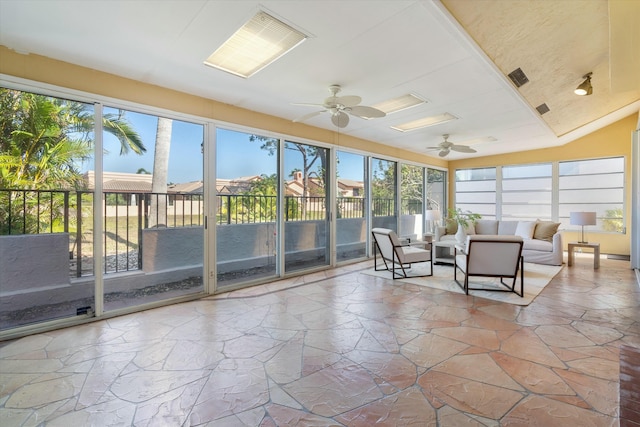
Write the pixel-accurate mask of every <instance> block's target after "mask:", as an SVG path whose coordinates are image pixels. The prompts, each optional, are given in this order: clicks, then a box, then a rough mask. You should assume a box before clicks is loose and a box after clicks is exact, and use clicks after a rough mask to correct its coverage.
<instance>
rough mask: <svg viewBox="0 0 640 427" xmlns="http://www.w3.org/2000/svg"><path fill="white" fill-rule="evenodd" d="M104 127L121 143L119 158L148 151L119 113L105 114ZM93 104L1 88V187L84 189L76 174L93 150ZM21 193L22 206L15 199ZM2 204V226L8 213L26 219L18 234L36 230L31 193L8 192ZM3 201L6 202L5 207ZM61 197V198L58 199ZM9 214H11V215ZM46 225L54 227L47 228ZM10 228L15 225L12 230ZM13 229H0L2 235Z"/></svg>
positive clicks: (56, 207) (56, 205) (38, 211)
mask: <svg viewBox="0 0 640 427" xmlns="http://www.w3.org/2000/svg"><path fill="white" fill-rule="evenodd" d="M103 129H104V130H105V131H106V132H108V133H111V134H112V135H114V136H115V137H116V138H117V139H118V140H119V141H120V143H121V150H120V152H121V154H124V153H127V152H129V151H133V152H135V153H138V154H141V153H143V152H145V151H146V149H145V147H144V144H143V143H142V140H141V138H140V137H139V135H138V134H137V132H136V131H135V130H134V129H133V128H132V127H131V125H130V124H129V123H128V122H127V121H126V120H125V118H124V115H123V114H122V113H119V114H105V115H104V118H103ZM93 132H94V114H93V109H92V106H91V105H88V104H83V103H80V102H74V101H69V100H64V99H59V98H52V97H47V96H44V95H37V94H33V93H28V92H21V91H17V90H11V89H6V88H0V188H1V189H11V190H66V189H73V188H75V189H81V188H84V187H85V183H84V180H83V178H82V174H81V172H80V170H79V167H80V164H81V162H82V161H83V160H86V159H88V158H89V157H90V156H91V154H92V152H93V138H92V134H93ZM51 194H52V196H51V197H53V198H55V200H53V202H52V203H50V205H49V208H50V209H51V213H50V216H49V218H52V219H53V222H55V221H56V220H57V219H58V218H59V217H60V215H62V213H61V209H60V206H61V205H62V194H59V193H58V194H55V195H54V194H53V193H51ZM19 195H22V199H21V203H17V204H16V203H14V200H15V199H16V198H18V197H19ZM5 196H6V197H3V203H2V206H0V219H3V220H2V221H0V223H5V222H6V221H4V218H6V217H8V216H9V215H11V217H12V218H18V219H20V218H21V220H19V221H18V222H20V221H24V222H23V224H26V226H24V227H22V228H21V230H27V232H30V231H31V229H32V228H34V229H36V228H39V221H40V218H41V217H42V213H43V212H42V207H41V206H40V204H39V202H38V198H37V195H36V193H35V192H28V193H27V192H23V193H20V192H8V193H5ZM5 199H7V200H6V203H5V201H4V200H5ZM58 199H59V200H58ZM9 206H11V210H12V211H13V210H15V212H9ZM48 226H52V224H49V225H48ZM11 228H12V229H13V228H14V227H13V226H12V227H11ZM5 232H9V233H10V232H11V230H0V233H5Z"/></svg>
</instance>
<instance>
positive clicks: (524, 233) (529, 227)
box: [513, 221, 536, 240]
mask: <svg viewBox="0 0 640 427" xmlns="http://www.w3.org/2000/svg"><path fill="white" fill-rule="evenodd" d="M535 228H536V222H535V221H518V226H517V227H516V231H515V233H513V234H515V235H516V236H520V237H522V238H523V239H525V240H527V239H531V238H532V237H533V230H535Z"/></svg>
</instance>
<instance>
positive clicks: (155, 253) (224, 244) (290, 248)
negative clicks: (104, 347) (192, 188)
mask: <svg viewBox="0 0 640 427" xmlns="http://www.w3.org/2000/svg"><path fill="white" fill-rule="evenodd" d="M373 223H374V226H375V227H386V228H393V227H395V218H394V217H376V218H374V221H373ZM366 232H367V231H366V223H365V221H364V219H363V218H356V219H340V220H338V233H337V245H338V252H339V253H345V252H349V253H354V254H356V255H358V254H363V252H362V249H363V248H364V243H363V241H364V240H365V238H366ZM276 238H277V234H276V231H275V224H274V223H263V224H239V225H232V226H229V225H224V226H218V228H217V239H218V250H217V261H218V270H219V271H220V272H229V271H237V270H241V269H248V268H252V267H256V266H262V265H265V264H269V263H271V264H272V263H273V262H274V261H275V242H276ZM285 251H286V257H287V262H296V261H305V260H315V259H318V258H319V257H322V256H324V255H325V254H326V222H325V221H299V222H297V221H296V222H288V223H287V235H286V239H285ZM142 254H143V255H142V257H143V258H142V260H143V261H142V265H143V269H142V271H130V272H123V273H117V274H107V275H105V276H104V288H105V292H107V293H109V292H120V291H128V290H132V289H141V288H144V287H147V286H154V285H158V284H164V283H171V282H176V281H180V280H184V279H186V278H189V277H200V276H202V274H203V272H202V268H203V259H204V229H203V227H184V228H159V229H147V230H143V233H142ZM93 295H94V277H93V276H87V277H82V278H70V274H69V236H68V234H65V233H60V234H40V235H17V236H0V312H6V311H12V310H18V309H22V308H27V307H34V306H38V305H43V304H55V303H60V302H65V301H73V300H77V299H80V298H92V297H93ZM70 315H73V313H70Z"/></svg>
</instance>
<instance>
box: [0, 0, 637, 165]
mask: <svg viewBox="0 0 640 427" xmlns="http://www.w3.org/2000/svg"><path fill="white" fill-rule="evenodd" d="M505 1H506V0H494V1H492V2H473V1H468V0H464V1H456V0H444V3H445V4H447V6H448V7H449V8H450V9H451V11H452V13H455V14H456V16H457V17H458V19H459V20H460V21H461V22H462V24H460V23H458V21H457V20H456V19H455V18H453V16H452V15H451V13H450V12H449V11H448V10H447V8H445V6H444V5H443V4H442V3H441V2H439V1H431V0H418V1H415V0H414V1H403V0H393V1H357V0H336V1H330V0H298V1H292V0H284V1H273V0H264V1H261V2H256V1H251V0H243V1H222V0H189V1H180V0H177V1H167V0H165V1H142V0H138V1H109V0H92V1H77V0H76V1H70V0H51V1H42V0H0V45H4V46H6V47H8V48H10V49H13V50H15V51H17V52H20V53H34V54H38V55H43V56H47V57H50V58H54V59H58V60H62V61H66V62H70V63H74V64H78V65H81V66H85V67H89V68H92V69H97V70H101V71H105V72H108V73H113V74H116V75H120V76H124V77H127V78H131V79H135V80H139V81H142V82H146V83H151V84H155V85H159V86H164V87H168V88H172V89H176V90H179V91H183V92H187V93H191V94H195V95H199V96H203V97H206V98H211V99H215V100H217V101H221V102H224V103H227V104H231V105H235V106H238V107H242V108H246V109H249V110H254V111H258V112H262V113H266V114H270V115H274V116H278V117H283V118H286V119H291V120H293V119H295V118H298V117H300V116H302V115H304V114H306V113H309V112H312V111H313V109H311V108H309V107H303V106H295V105H292V103H297V102H298V103H299V102H311V103H315V102H317V103H321V102H322V100H323V99H324V98H325V97H327V96H328V95H329V92H328V86H329V85H331V84H340V85H342V87H343V91H342V93H341V95H359V96H361V97H362V104H363V105H371V104H375V103H378V102H381V101H384V100H387V99H390V98H394V97H397V96H400V95H404V94H406V93H413V94H417V95H419V96H421V97H423V98H424V99H426V100H427V101H428V102H427V103H426V104H423V105H421V106H419V107H416V108H412V109H408V110H405V111H402V112H399V113H395V114H391V115H388V116H387V117H385V118H382V119H374V120H362V119H359V118H352V120H351V122H350V124H349V125H348V126H347V127H346V128H344V129H341V130H340V133H343V134H349V135H353V136H355V137H359V138H363V139H367V140H371V141H375V142H379V143H382V144H387V145H391V146H394V147H398V148H403V149H407V150H410V151H415V152H417V153H421V154H429V155H433V156H436V155H437V153H433V152H431V153H428V152H427V151H426V148H425V147H427V146H431V145H436V144H437V143H439V142H440V141H441V140H442V134H451V137H450V140H451V141H452V142H454V143H459V142H463V143H464V142H465V141H468V140H473V139H476V138H482V137H488V136H491V137H493V138H495V139H496V141H495V142H483V143H478V144H474V145H473V147H474V148H475V149H477V150H478V153H477V154H475V155H473V154H458V153H453V152H452V153H451V154H450V155H449V156H448V158H449V159H457V158H465V157H473V156H479V155H483V156H484V155H490V154H498V153H504V152H513V151H522V150H528V149H534V148H543V147H550V146H555V145H559V144H563V143H566V142H569V141H570V140H572V139H575V138H576V137H578V136H581V135H582V134H584V133H585V132H588V131H592V130H594V128H597V127H601V126H603V125H606V124H608V123H610V122H613V121H615V120H618V119H620V118H622V117H624V116H626V115H629V114H632V113H634V112H635V111H638V109H639V107H638V106H639V105H640V101H638V100H639V99H640V88H638V87H636V88H632V90H631V91H626V92H624V97H621V98H620V99H614V98H615V97H612V96H611V93H610V90H609V88H608V87H603V86H604V85H601V86H598V78H599V77H600V76H599V75H598V74H597V73H596V71H600V70H599V69H598V68H597V67H600V68H601V69H602V68H603V67H604V65H602V62H603V61H605V62H607V61H608V57H609V55H608V49H609V45H608V44H607V43H603V42H602V41H601V40H599V41H598V43H594V46H597V49H600V50H602V49H604V50H605V52H600V53H596V52H591V57H593V58H596V59H593V60H592V61H591V63H588V64H579V65H578V66H576V65H574V66H573V67H572V68H570V69H566V67H565V69H563V67H562V66H560V67H559V66H558V63H555V62H553V61H557V58H562V57H563V56H562V52H563V50H562V49H565V51H566V49H574V50H575V49H576V45H575V43H573V44H572V45H571V46H563V43H562V39H558V37H560V34H563V33H564V34H567V33H571V32H572V31H573V30H572V29H571V25H570V22H567V18H566V16H565V15H564V14H563V13H560V12H561V11H559V10H558V7H556V8H555V9H554V10H552V11H551V13H552V15H551V17H550V16H549V11H548V10H539V11H538V13H537V14H536V12H535V11H531V13H530V14H529V15H528V16H524V17H522V10H518V8H511V5H512V4H513V2H511V3H509V4H506V3H505ZM590 1H592V2H594V3H602V2H603V1H604V3H605V4H606V0H590ZM581 2H582V3H584V2H583V1H581ZM515 3H518V4H519V7H520V8H523V7H524V8H526V7H527V4H532V3H533V2H525V1H522V2H515ZM538 3H540V2H538ZM542 3H553V4H557V3H565V2H542ZM566 3H575V2H570V1H567V2H566ZM638 3H640V2H638ZM486 4H492V5H493V6H494V7H482V6H480V7H479V6H478V5H486ZM259 8H261V9H263V10H265V11H267V12H269V13H271V14H272V15H274V16H276V17H278V18H280V19H282V20H284V21H285V22H287V23H289V24H292V25H293V26H295V27H297V28H299V29H301V30H303V31H304V32H305V33H307V34H309V35H310V36H311V37H310V38H309V39H308V40H307V41H305V42H304V43H302V44H301V45H300V46H298V47H297V48H296V49H294V50H293V51H291V52H290V53H288V54H287V55H285V56H284V57H282V58H280V59H279V60H278V61H276V62H275V63H273V64H271V65H270V66H268V67H267V68H265V69H263V70H262V71H260V72H258V73H257V74H255V75H254V76H252V77H251V78H249V79H242V78H240V77H236V76H233V75H230V74H227V73H225V72H222V71H219V70H216V69H213V68H210V67H207V66H205V65H204V64H203V61H204V60H205V59H206V58H207V57H208V56H209V55H210V54H211V53H212V52H213V51H214V50H215V49H216V48H217V47H218V46H219V45H220V44H221V43H222V42H224V40H226V39H227V38H228V37H229V36H230V35H231V34H232V33H233V32H234V31H235V30H236V29H237V28H238V27H239V26H241V25H242V24H243V23H244V22H245V21H247V20H248V19H249V18H250V17H251V16H252V15H253V14H254V13H255V12H256V11H257V10H258V9H259ZM593 9H594V11H593V13H595V14H598V13H601V12H602V10H603V9H602V5H601V4H600V5H599V7H597V8H593ZM605 9H606V7H605ZM483 10H486V11H487V12H490V13H492V14H493V15H486V14H485V15H483V13H482V11H483ZM510 10H511V11H512V13H509V11H510ZM585 13H586V12H585ZM538 14H539V15H540V16H539V19H541V20H544V21H545V25H547V26H549V25H551V26H552V27H553V28H555V27H554V26H559V27H563V30H562V31H560V32H558V33H555V34H552V35H553V36H554V37H553V38H551V37H532V36H531V34H530V32H532V31H536V26H535V25H533V26H531V25H529V26H527V28H526V29H525V30H526V31H528V32H529V33H527V32H526V31H525V30H522V28H520V31H514V29H513V28H511V29H509V28H507V26H506V25H505V22H506V23H508V22H512V21H513V22H515V21H518V20H523V19H526V20H527V22H529V21H531V20H532V19H533V20H535V17H536V16H537V15H538ZM553 14H557V15H558V19H556V20H555V21H554V20H553V19H552V17H553V16H554V15H553ZM494 18H495V19H498V18H499V21H498V20H496V21H492V19H494ZM592 19H597V18H593V17H592ZM599 19H600V20H602V19H604V20H605V21H607V16H604V17H600V18H599ZM553 22H555V24H554V23H553ZM496 24H500V25H496ZM487 25H489V26H487ZM463 27H464V28H465V29H466V31H465V30H463ZM607 28H608V27H607ZM467 31H468V32H467ZM469 34H471V35H469ZM484 36H487V37H484ZM594 37H595V36H594ZM599 37H600V36H599ZM587 38H588V35H587ZM476 42H477V43H480V44H481V45H482V48H483V49H484V50H482V49H480V48H479V47H478V45H477V44H476ZM525 45H526V46H536V49H535V50H533V51H532V52H531V54H529V55H523V54H522V46H525ZM585 45H587V46H588V45H589V40H585ZM542 50H544V52H545V53H548V55H540V54H539V52H541V51H542ZM552 53H553V54H552ZM536 55H537V56H539V57H536ZM490 57H491V58H494V59H493V61H495V63H494V62H493V61H492V60H490V59H489V58H490ZM571 57H572V58H573V57H575V55H571ZM567 58H568V56H567ZM1 59H2V58H0V60H1ZM515 59H518V61H521V62H519V63H514V60H515ZM569 59H570V58H569ZM550 61H551V62H550ZM595 62H597V63H595ZM521 63H526V64H527V66H529V69H530V70H532V71H533V72H534V73H535V75H533V76H531V75H529V79H530V80H531V86H530V88H531V89H529V90H526V89H527V85H525V86H523V87H522V88H521V89H520V90H517V89H516V88H515V86H513V84H512V83H511V82H510V80H508V78H507V77H506V76H505V74H507V73H508V72H510V71H511V70H512V69H509V68H508V69H506V70H505V69H504V68H505V67H513V68H517V67H518V66H522V68H523V70H524V71H525V72H527V68H526V67H525V66H523V65H520V64H521ZM530 64H535V66H534V65H530ZM607 64H608V62H607ZM551 65H553V66H551ZM590 67H593V68H590ZM501 68H503V70H502V71H501ZM573 68H577V69H573ZM582 68H584V69H582ZM607 69H608V66H607ZM507 70H508V71H507ZM544 70H546V71H544ZM589 71H594V78H593V83H594V95H592V96H591V97H577V96H575V95H573V93H572V91H573V89H574V88H575V86H577V85H578V84H579V83H580V82H581V76H582V74H585V73H586V72H589ZM551 72H552V73H553V74H551ZM603 72H604V70H603ZM545 73H546V74H545ZM639 74H640V73H639ZM537 77H539V78H537ZM534 80H535V81H534ZM551 80H553V81H554V82H555V86H554V88H553V90H552V91H551V92H552V93H548V92H549V87H548V83H549V82H550V81H551ZM559 81H560V82H562V86H560V87H558V82H559ZM601 81H602V80H601ZM536 84H537V85H538V86H536ZM559 93H562V95H560V94H559ZM565 93H566V95H565ZM553 96H556V98H553ZM598 96H600V97H605V96H607V98H606V100H605V98H597V97H598ZM546 97H548V99H547V98H546ZM587 98H590V99H588V101H589V102H585V101H584V100H585V99H587ZM551 99H553V102H549V101H550V100H551ZM541 102H547V103H548V104H550V105H549V107H550V108H551V110H552V111H551V113H553V112H554V111H556V112H557V113H559V112H560V111H562V112H564V115H563V114H555V115H554V114H550V113H548V114H550V115H549V118H550V119H548V120H547V119H544V116H542V117H541V116H540V115H539V114H538V113H537V112H536V110H535V109H534V107H535V106H537V105H539V104H540V103H541ZM580 102H581V103H582V104H579V103H580ZM603 104H606V109H605V110H602V109H601V108H600V109H598V108H596V107H597V106H602V105H603ZM590 105H591V106H590ZM556 106H557V107H558V108H555V109H554V107H556ZM444 112H448V113H451V114H453V115H455V116H456V117H458V120H454V121H452V122H448V123H445V124H441V125H437V126H432V127H429V128H424V129H421V130H417V131H413V132H407V133H401V132H398V131H395V130H393V129H391V128H390V126H391V125H397V124H400V123H404V122H408V121H411V120H415V119H418V118H421V117H424V116H431V115H437V114H441V113H444ZM603 117H604V118H603ZM568 118H571V120H572V121H571V123H566V120H568ZM545 120H546V121H545ZM563 120H564V121H563ZM558 122H559V123H558ZM306 123H307V124H309V125H312V126H317V127H321V128H327V129H332V130H337V129H336V128H335V127H334V126H333V125H332V124H331V121H330V117H329V115H325V114H322V115H319V116H316V117H314V118H312V119H310V120H308V121H307V122H306ZM583 125H587V126H586V127H584V128H582V126H583ZM567 129H568V130H567Z"/></svg>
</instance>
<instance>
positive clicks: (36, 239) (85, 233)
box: [0, 88, 113, 330]
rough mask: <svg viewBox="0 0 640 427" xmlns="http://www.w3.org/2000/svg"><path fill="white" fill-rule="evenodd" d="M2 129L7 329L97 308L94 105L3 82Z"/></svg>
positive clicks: (1, 250)
mask: <svg viewBox="0 0 640 427" xmlns="http://www.w3.org/2000/svg"><path fill="white" fill-rule="evenodd" d="M0 129H2V132H0V157H1V158H2V161H1V162H0V329H2V330H6V329H11V328H15V327H19V326H25V325H29V324H33V323H39V322H43V321H48V320H54V319H60V318H68V317H73V316H91V315H92V314H93V312H94V311H95V304H94V301H95V280H94V277H93V264H94V258H93V246H92V243H93V239H94V233H93V190H92V188H90V185H89V182H88V176H87V174H86V173H83V172H85V171H86V168H87V166H88V165H89V164H91V163H92V162H93V157H94V132H93V129H94V107H93V105H91V104H85V103H81V102H76V101H70V100H66V99H61V98H55V97H50V96H44V95H39V94H34V93H28V92H23V91H18V90H11V89H7V88H0ZM105 129H110V130H113V129H112V128H110V127H109V123H106V124H105Z"/></svg>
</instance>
